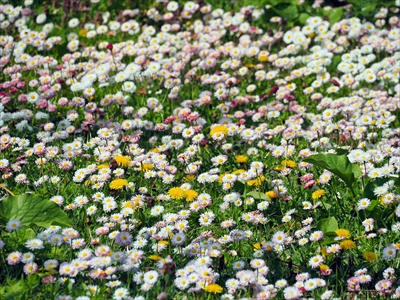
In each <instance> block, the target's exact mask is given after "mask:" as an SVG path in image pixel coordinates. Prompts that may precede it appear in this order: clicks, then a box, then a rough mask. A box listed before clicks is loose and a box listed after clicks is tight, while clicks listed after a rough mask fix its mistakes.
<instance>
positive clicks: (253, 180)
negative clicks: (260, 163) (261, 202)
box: [247, 175, 265, 186]
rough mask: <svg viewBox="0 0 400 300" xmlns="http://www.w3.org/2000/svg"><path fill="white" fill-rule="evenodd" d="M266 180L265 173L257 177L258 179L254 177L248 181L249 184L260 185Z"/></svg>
mask: <svg viewBox="0 0 400 300" xmlns="http://www.w3.org/2000/svg"><path fill="white" fill-rule="evenodd" d="M263 181H265V177H264V175H261V176H259V177H257V178H256V179H252V180H249V181H247V185H249V186H260V185H261V184H262V182H263Z"/></svg>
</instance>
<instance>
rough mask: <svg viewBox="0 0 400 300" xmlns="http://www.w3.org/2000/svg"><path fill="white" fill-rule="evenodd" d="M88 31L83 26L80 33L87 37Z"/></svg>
mask: <svg viewBox="0 0 400 300" xmlns="http://www.w3.org/2000/svg"><path fill="white" fill-rule="evenodd" d="M87 33H88V31H87V30H86V29H83V28H82V29H81V30H79V35H80V36H82V37H86V35H87Z"/></svg>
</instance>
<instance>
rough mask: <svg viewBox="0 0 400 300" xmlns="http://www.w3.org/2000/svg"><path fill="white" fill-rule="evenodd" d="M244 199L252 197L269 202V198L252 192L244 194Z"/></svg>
mask: <svg viewBox="0 0 400 300" xmlns="http://www.w3.org/2000/svg"><path fill="white" fill-rule="evenodd" d="M246 197H253V198H254V199H256V200H263V201H268V202H270V201H271V198H270V197H268V196H267V195H265V194H264V193H262V192H257V191H253V192H250V193H247V194H246Z"/></svg>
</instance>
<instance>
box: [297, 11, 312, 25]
mask: <svg viewBox="0 0 400 300" xmlns="http://www.w3.org/2000/svg"><path fill="white" fill-rule="evenodd" d="M309 17H310V15H309V14H307V13H301V14H300V16H299V22H300V24H302V25H305V24H306V23H307V20H308V18H309Z"/></svg>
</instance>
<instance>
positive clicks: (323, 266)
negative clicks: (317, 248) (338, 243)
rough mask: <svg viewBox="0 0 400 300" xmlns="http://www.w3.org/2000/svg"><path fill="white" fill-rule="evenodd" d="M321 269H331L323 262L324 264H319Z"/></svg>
mask: <svg viewBox="0 0 400 300" xmlns="http://www.w3.org/2000/svg"><path fill="white" fill-rule="evenodd" d="M319 269H320V270H321V271H326V270H329V266H327V265H324V264H322V265H320V266H319Z"/></svg>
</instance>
